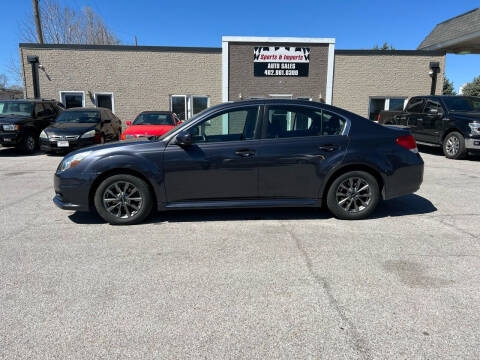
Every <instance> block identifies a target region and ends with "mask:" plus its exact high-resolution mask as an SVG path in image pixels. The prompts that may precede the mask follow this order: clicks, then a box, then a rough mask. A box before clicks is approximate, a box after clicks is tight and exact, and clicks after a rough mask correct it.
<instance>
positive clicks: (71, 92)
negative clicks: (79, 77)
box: [58, 90, 85, 109]
mask: <svg viewBox="0 0 480 360" xmlns="http://www.w3.org/2000/svg"><path fill="white" fill-rule="evenodd" d="M79 94H80V95H82V106H81V107H85V91H75V90H73V91H70V90H68V91H66V90H60V91H59V92H58V95H59V98H60V103H62V104H63V106H65V109H66V108H67V105H66V104H65V103H66V101H65V102H64V101H63V96H64V95H79Z"/></svg>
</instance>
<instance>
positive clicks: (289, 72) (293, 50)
mask: <svg viewBox="0 0 480 360" xmlns="http://www.w3.org/2000/svg"><path fill="white" fill-rule="evenodd" d="M309 63H310V48H303V47H290V46H259V47H255V48H254V49H253V74H254V75H255V76H308V65H309Z"/></svg>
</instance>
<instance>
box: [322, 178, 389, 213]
mask: <svg viewBox="0 0 480 360" xmlns="http://www.w3.org/2000/svg"><path fill="white" fill-rule="evenodd" d="M379 202H380V190H379V188H378V183H377V180H376V179H375V177H373V176H372V175H370V174H369V173H367V172H364V171H350V172H347V173H345V174H342V175H340V176H339V177H338V178H337V179H335V181H334V182H333V183H332V185H330V188H329V189H328V193H327V207H328V209H329V210H330V212H331V213H332V214H333V215H334V216H335V217H336V218H338V219H344V220H359V219H364V218H366V217H368V216H369V215H370V214H371V213H372V212H373V211H374V210H375V208H376V207H377V205H378V203H379Z"/></svg>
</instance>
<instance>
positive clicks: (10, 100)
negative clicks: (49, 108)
mask: <svg viewBox="0 0 480 360" xmlns="http://www.w3.org/2000/svg"><path fill="white" fill-rule="evenodd" d="M0 101H2V102H13V103H16V102H18V103H24V102H33V103H43V102H55V103H58V101H57V100H52V99H8V100H0Z"/></svg>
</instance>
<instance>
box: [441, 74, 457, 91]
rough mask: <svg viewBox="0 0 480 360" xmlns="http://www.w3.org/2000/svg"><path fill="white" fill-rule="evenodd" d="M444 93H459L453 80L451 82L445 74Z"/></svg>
mask: <svg viewBox="0 0 480 360" xmlns="http://www.w3.org/2000/svg"><path fill="white" fill-rule="evenodd" d="M442 94H443V95H457V93H456V92H455V90H454V87H453V82H451V81H450V80H449V79H448V78H447V76H446V75H445V74H443V92H442Z"/></svg>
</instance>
